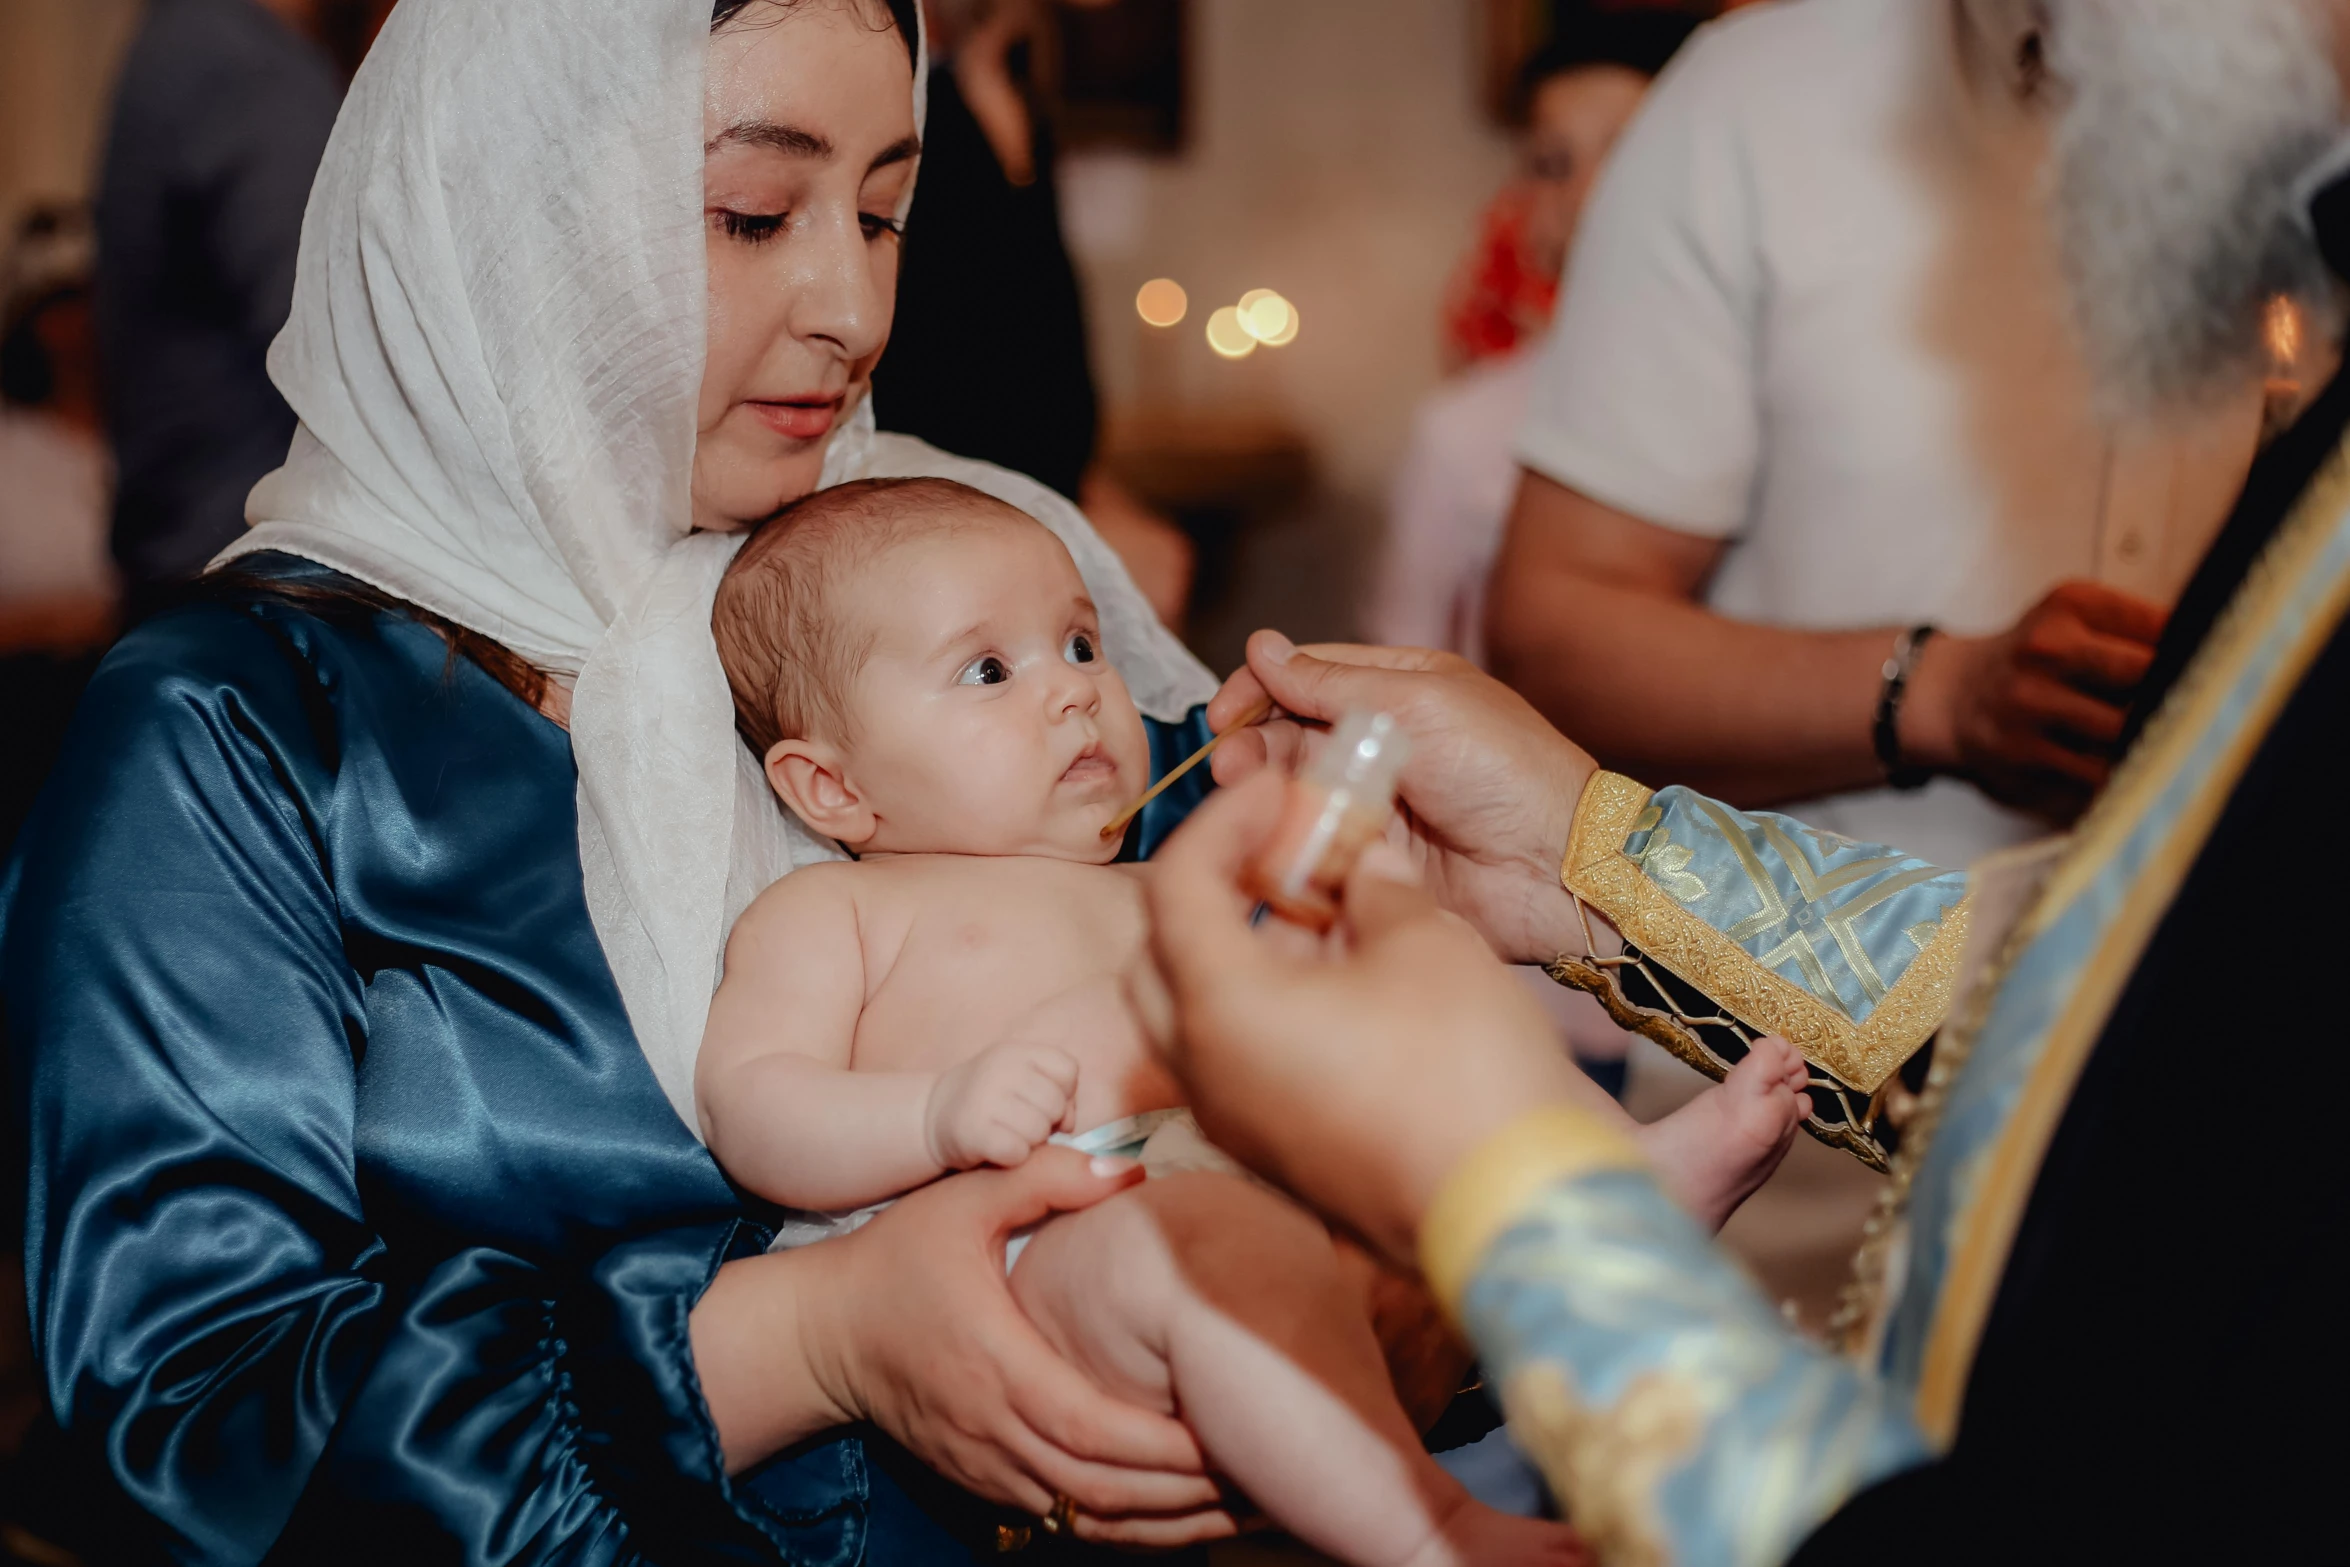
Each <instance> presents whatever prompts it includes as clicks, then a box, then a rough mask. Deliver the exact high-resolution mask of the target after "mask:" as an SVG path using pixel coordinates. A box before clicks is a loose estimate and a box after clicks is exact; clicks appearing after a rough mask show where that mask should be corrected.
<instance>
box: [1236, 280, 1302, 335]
mask: <svg viewBox="0 0 2350 1567" xmlns="http://www.w3.org/2000/svg"><path fill="white" fill-rule="evenodd" d="M1238 309H1239V311H1240V324H1241V326H1242V327H1243V328H1244V329H1245V330H1246V331H1247V332H1248V335H1249V336H1251V337H1253V338H1255V339H1256V340H1257V341H1258V342H1260V343H1263V344H1264V345H1265V346H1267V347H1268V348H1279V347H1281V346H1282V345H1283V344H1285V343H1289V342H1292V341H1294V340H1295V339H1296V337H1297V307H1296V306H1295V305H1293V304H1291V303H1290V302H1289V301H1288V300H1286V299H1284V298H1282V297H1281V296H1280V295H1279V294H1277V293H1275V292H1274V291H1273V290H1271V289H1269V288H1252V289H1250V290H1249V291H1248V292H1247V293H1245V294H1243V295H1241V296H1240V304H1239V306H1238Z"/></svg>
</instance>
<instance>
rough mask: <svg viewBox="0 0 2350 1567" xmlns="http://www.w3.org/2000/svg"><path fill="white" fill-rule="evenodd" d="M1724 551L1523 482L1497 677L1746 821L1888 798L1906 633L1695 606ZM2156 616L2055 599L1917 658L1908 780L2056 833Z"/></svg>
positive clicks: (2116, 717)
mask: <svg viewBox="0 0 2350 1567" xmlns="http://www.w3.org/2000/svg"><path fill="white" fill-rule="evenodd" d="M1725 548H1726V545H1725V544H1724V542H1723V541H1721V540H1719V539H1713V538H1707V537H1703V536H1700V535H1695V534H1689V533H1683V532H1680V531H1677V530H1675V529H1672V528H1667V527H1660V526H1658V525H1657V524H1655V523H1652V522H1647V521H1643V520H1642V519H1640V518H1638V517H1634V516H1632V515H1630V514H1629V513H1626V512H1623V511H1619V510H1617V509H1616V508H1614V507H1611V506H1607V505H1603V504H1602V503H1600V502H1599V501H1596V500H1593V499H1592V498H1591V497H1589V496H1587V495H1584V494H1582V493H1581V492H1579V491H1577V490H1574V489H1571V488H1569V487H1568V486H1566V485H1564V484H1561V483H1559V482H1557V481H1556V480H1554V479H1550V478H1546V477H1544V476H1543V475H1542V474H1539V473H1535V472H1532V471H1528V472H1526V474H1525V475H1524V478H1523V480H1522V481H1521V483H1520V485H1519V489H1518V498H1517V502H1516V505H1515V507H1514V509H1513V510H1512V513H1511V517H1510V524H1509V531H1508V534H1507V536H1506V538H1505V539H1504V541H1503V545H1502V552H1501V555H1500V557H1499V558H1498V560H1497V562H1496V564H1495V567H1494V572H1493V579H1492V587H1491V595H1492V596H1491V598H1490V599H1489V600H1488V603H1487V612H1486V639H1487V645H1488V650H1489V654H1490V661H1491V663H1492V665H1493V669H1494V672H1495V673H1496V674H1498V675H1499V676H1501V678H1502V679H1504V680H1506V681H1508V682H1509V683H1510V684H1511V685H1513V686H1515V687H1516V688H1517V689H1518V690H1520V691H1522V692H1524V693H1525V695H1526V697H1527V699H1528V700H1530V701H1531V702H1533V704H1534V705H1535V707H1536V708H1538V709H1540V710H1541V712H1542V713H1543V715H1544V716H1545V717H1547V718H1549V719H1550V720H1551V721H1552V722H1553V723H1555V724H1557V725H1559V726H1560V727H1561V728H1563V729H1566V730H1568V731H1570V732H1572V733H1573V734H1575V735H1577V736H1579V737H1580V738H1581V739H1582V740H1583V741H1584V743H1586V744H1587V745H1589V746H1590V747H1591V748H1592V750H1593V751H1594V752H1595V753H1596V754H1597V755H1598V756H1599V757H1600V758H1601V759H1602V760H1603V761H1604V762H1606V763H1607V765H1609V766H1611V767H1617V768H1620V769H1622V770H1623V771H1625V772H1629V773H1632V774H1634V775H1635V776H1639V777H1646V778H1655V779H1661V780H1669V781H1674V782H1680V783H1686V784H1688V785H1690V786H1691V787H1693V788H1698V789H1703V790H1705V791H1706V792H1707V793H1709V794H1716V795H1719V796H1721V797H1722V798H1724V799H1727V800H1731V801H1735V802H1737V803H1739V804H1742V805H1765V804H1770V803H1772V802H1774V801H1779V800H1790V799H1800V798H1803V797H1805V796H1810V795H1820V794H1830V793H1834V792H1837V791H1839V790H1845V789H1861V788H1869V787H1873V786H1875V785H1877V784H1880V783H1882V782H1883V781H1884V777H1885V771H1884V766H1883V763H1882V762H1881V761H1880V760H1879V759H1878V757H1877V754H1876V747H1875V740H1874V732H1873V731H1874V724H1875V719H1876V710H1877V699H1878V695H1879V693H1880V691H1881V690H1882V688H1883V682H1884V665H1885V662H1886V660H1887V659H1888V658H1889V657H1890V656H1891V655H1892V653H1893V649H1894V639H1895V638H1896V636H1897V635H1898V634H1899V633H1900V631H1901V629H1903V628H1899V627H1893V626H1880V627H1876V628H1873V629H1870V630H1865V631H1795V630H1788V629H1786V628H1783V627H1777V626H1763V625H1756V624H1752V623H1750V622H1746V621H1739V620H1732V619H1729V618H1728V617H1726V616H1722V615H1717V614H1715V613H1713V612H1712V611H1711V610H1708V609H1706V608H1704V607H1703V606H1702V605H1701V604H1700V603H1699V602H1698V599H1699V596H1700V594H1701V593H1702V592H1703V589H1704V585H1705V582H1706V579H1707V578H1708V577H1709V576H1710V575H1711V574H1712V572H1713V570H1714V567H1715V566H1716V565H1717V564H1718V563H1719V562H1720V559H1721V556H1722V553H1723V551H1724V549H1725ZM2162 620H2163V615H2162V612H2161V610H2160V609H2158V608H2157V607H2155V606H2153V605H2150V604H2146V603H2144V602H2142V601H2140V600H2137V599H2134V598H2131V597H2130V596H2128V595H2127V594H2122V593H2117V592H2115V591H2113V590H2112V589H2110V588H2106V587H2103V586H2100V585H2099V584H2096V583H2093V582H2068V583H2063V584H2060V585H2059V586H2058V587H2056V588H2055V589H2054V590H2052V591H2051V592H2050V593H2049V594H2048V595H2047V597H2045V598H2044V599H2042V600H2041V601H2040V602H2039V603H2038V604H2036V605H2034V606H2033V607H2032V608H2031V609H2030V610H2029V611H2027V612H2026V613H2025V615H2024V616H2023V617H2022V619H2020V620H2019V621H2018V622H2017V623H2016V624H2015V625H2014V626H2013V627H2011V628H2009V629H2008V630H2007V631H2005V632H2002V633H2000V634H1997V635H1994V636H1988V637H1962V636H1952V635H1948V634H1944V635H1941V636H1937V637H1934V638H1932V639H1931V640H1929V641H1928V642H1927V643H1926V644H1925V646H1924V648H1923V649H1921V650H1920V652H1919V654H1918V656H1917V658H1916V660H1915V662H1914V664H1913V666H1912V669H1911V674H1910V678H1909V686H1908V691H1907V694H1906V696H1905V697H1904V699H1903V701H1902V704H1901V707H1900V711H1899V715H1898V723H1897V729H1896V732H1897V734H1898V735H1899V738H1900V749H1901V758H1902V761H1903V763H1904V764H1905V765H1907V766H1913V767H1918V768H1922V769H1925V770H1928V771H1932V772H1947V773H1956V774H1960V775H1962V776H1965V777H1968V778H1970V779H1972V780H1973V781H1975V782H1976V783H1978V784H1979V785H1981V786H1982V787H1983V788H1984V789H1985V790H1986V791H1987V792H1989V793H1990V794H1992V795H1993V796H1994V797H1995V798H1998V799H2002V800H2006V801H2008V802H2009V803H2011V804H2020V805H2025V806H2029V807H2033V808H2037V809H2039V810H2041V811H2043V812H2044V813H2046V814H2048V815H2051V816H2054V817H2058V818H2064V817H2068V816H2070V815H2072V814H2074V813H2075V812H2077V811H2078V810H2079V809H2080V808H2081V806H2082V805H2083V804H2085V803H2086V802H2087V798H2088V795H2089V793H2090V792H2092V791H2093V790H2094V789H2096V788H2097V787H2098V786H2099V785H2100V784H2102V783H2103V781H2104V779H2105V775H2106V772H2107V771H2108V769H2109V767H2110V765H2111V754H2110V748H2111V746H2112V745H2113V743H2114V742H2115V741H2116V740H2117V739H2118V738H2119V737H2120V734H2121V723H2122V715H2123V712H2124V709H2125V707H2126V704H2127V700H2128V694H2129V692H2130V691H2131V690H2132V689H2133V688H2134V687H2135V685H2136V684H2137V681H2138V680H2139V678H2140V677H2141V676H2142V675H2143V674H2144V673H2145V669H2146V665H2147V662H2148V660H2149V659H2150V658H2151V657H2152V646H2153V641H2154V639H2155V638H2156V637H2157V636H2158V635H2160V633H2161V629H2162Z"/></svg>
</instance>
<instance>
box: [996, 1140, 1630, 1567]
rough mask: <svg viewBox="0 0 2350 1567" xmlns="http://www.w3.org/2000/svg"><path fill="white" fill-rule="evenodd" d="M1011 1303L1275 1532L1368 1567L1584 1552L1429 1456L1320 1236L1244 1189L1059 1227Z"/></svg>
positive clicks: (1196, 1192)
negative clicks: (1172, 1429) (1194, 1451)
mask: <svg viewBox="0 0 2350 1567" xmlns="http://www.w3.org/2000/svg"><path fill="white" fill-rule="evenodd" d="M1012 1292H1013V1294H1014V1295H1015V1296H1016V1297H1017V1298H1018V1299H1019V1301H1020V1304H1021V1307H1022V1309H1023V1310H1025V1311H1026V1312H1027V1313H1028V1315H1029V1317H1030V1319H1031V1320H1032V1321H1034V1322H1035V1323H1036V1324H1037V1326H1038V1327H1039V1328H1040V1329H1041V1330H1042V1331H1043V1332H1044V1334H1045V1336H1046V1337H1047V1338H1048V1339H1050V1340H1051V1341H1052V1342H1053V1344H1054V1346H1055V1347H1056V1348H1058V1349H1059V1350H1060V1351H1061V1352H1062V1353H1063V1354H1064V1355H1066V1356H1068V1357H1069V1359H1071V1360H1072V1361H1074V1362H1075V1363H1076V1364H1078V1365H1079V1366H1082V1367H1083V1368H1085V1369H1086V1371H1088V1372H1089V1373H1090V1374H1091V1375H1092V1376H1093V1377H1094V1378H1095V1379H1096V1380H1098V1381H1099V1382H1100V1383H1101V1384H1102V1386H1103V1387H1105V1388H1106V1389H1108V1390H1109V1391H1110V1392H1112V1393H1115V1394H1117V1395H1119V1396H1120V1397H1123V1398H1128V1399H1132V1400H1134V1401H1136V1402H1138V1403H1143V1404H1147V1405H1149V1406H1151V1407H1153V1408H1158V1409H1164V1410H1168V1411H1170V1412H1172V1413H1175V1414H1177V1415H1180V1416H1181V1417H1182V1419H1183V1421H1184V1423H1185V1424H1186V1425H1188V1426H1190V1427H1191V1429H1192V1431H1193V1433H1194V1434H1195V1435H1197V1436H1198V1437H1199V1439H1200V1443H1201V1445H1202V1446H1203V1447H1204V1448H1205V1449H1206V1450H1207V1453H1208V1456H1209V1459H1210V1461H1211V1462H1212V1463H1214V1465H1215V1466H1216V1467H1217V1468H1218V1469H1219V1470H1221V1471H1222V1472H1224V1473H1226V1474H1229V1475H1230V1476H1231V1477H1232V1478H1233V1480H1234V1481H1236V1482H1237V1483H1238V1484H1239V1485H1240V1487H1241V1489H1243V1490H1244V1491H1246V1492H1247V1493H1248V1495H1249V1497H1250V1499H1251V1500H1252V1501H1254V1502H1255V1503H1256V1504H1257V1505H1258V1506H1259V1507H1261V1508H1263V1509H1264V1510H1265V1511H1266V1512H1267V1513H1268V1514H1270V1515H1271V1516H1272V1518H1273V1519H1274V1521H1275V1522H1277V1523H1279V1524H1280V1525H1281V1526H1282V1527H1284V1528H1286V1529H1288V1530H1289V1531H1290V1532H1291V1533H1292V1534H1295V1535H1296V1536H1297V1537H1298V1538H1299V1539H1301V1540H1303V1541H1305V1542H1306V1543H1307V1544H1308V1545H1311V1546H1313V1547H1315V1548H1316V1549H1318V1550H1321V1551H1323V1552H1326V1553H1327V1554H1329V1555H1332V1556H1335V1557H1338V1558H1339V1559H1340V1560H1342V1561H1346V1562H1350V1563H1354V1564H1356V1567H1467V1564H1472V1563H1487V1562H1491V1563H1519V1562H1523V1563H1534V1564H1551V1567H1570V1564H1577V1563H1581V1562H1584V1561H1586V1560H1587V1559H1588V1558H1587V1556H1586V1553H1585V1551H1584V1549H1583V1546H1582V1544H1581V1541H1580V1540H1579V1538H1578V1537H1577V1536H1576V1535H1575V1533H1574V1531H1572V1530H1571V1529H1568V1528H1566V1527H1565V1526H1563V1525H1559V1524H1552V1523H1545V1522H1541V1521H1539V1520H1533V1519H1524V1518H1513V1517H1510V1516H1508V1515H1506V1514H1502V1513H1497V1512H1494V1511H1492V1510H1491V1509H1490V1508H1486V1507H1484V1506H1481V1505H1480V1504H1478V1503H1477V1502H1475V1501H1474V1500H1472V1499H1471V1498H1470V1496H1469V1495H1468V1493H1467V1492H1466V1491H1463V1490H1462V1489H1461V1487H1460V1484H1459V1482H1457V1481H1455V1480H1454V1479H1453V1478H1452V1477H1451V1476H1450V1475H1447V1474H1446V1473H1445V1472H1444V1471H1443V1470H1442V1469H1440V1468H1438V1467H1437V1465H1436V1463H1435V1462H1434V1461H1433V1460H1432V1459H1430V1458H1429V1457H1428V1455H1427V1453H1426V1452H1425V1451H1424V1450H1422V1448H1421V1446H1420V1442H1419V1438H1418V1437H1417V1435H1416V1434H1415V1433H1414V1432H1413V1430H1412V1427H1411V1424H1410V1422H1409V1421H1407V1420H1406V1419H1405V1418H1404V1413H1403V1410H1402V1408H1401V1406H1400V1405H1398V1404H1397V1402H1396V1398H1395V1391H1394V1388H1393V1387H1392V1386H1391V1385H1390V1383H1389V1382H1388V1378H1387V1369H1386V1365H1385V1362H1384V1361H1383V1360H1382V1358H1381V1355H1380V1351H1379V1345H1378V1342H1377V1340H1375V1339H1374V1338H1373V1337H1372V1335H1371V1329H1370V1324H1369V1322H1368V1321H1367V1320H1366V1318H1365V1316H1364V1313H1363V1303H1362V1296H1361V1294H1360V1292H1359V1290H1357V1289H1355V1288H1354V1287H1352V1286H1351V1285H1350V1284H1349V1283H1348V1282H1347V1280H1346V1279H1345V1278H1344V1277H1343V1275H1342V1274H1341V1273H1340V1271H1339V1267H1338V1263H1337V1256H1336V1253H1335V1252H1334V1251H1333V1250H1332V1248H1331V1245H1330V1240H1329V1237H1328V1235H1327V1234H1326V1233H1325V1232H1324V1231H1323V1229H1322V1227H1321V1225H1320V1224H1318V1223H1316V1222H1315V1221H1314V1220H1313V1219H1312V1218H1311V1217H1309V1216H1308V1215H1307V1214H1306V1213H1305V1212H1303V1211H1302V1210H1300V1209H1299V1208H1297V1207H1295V1206H1294V1205H1292V1204H1291V1203H1289V1202H1286V1201H1284V1200H1283V1199H1281V1198H1279V1197H1277V1196H1275V1195H1273V1194H1272V1193H1270V1192H1267V1191H1264V1190H1262V1189H1261V1188H1258V1187H1255V1186H1252V1185H1250V1184H1249V1183H1248V1182H1246V1181H1243V1180H1240V1179H1237V1178H1235V1177H1232V1176H1225V1175H1215V1174H1208V1173H1205V1172H1193V1173H1189V1174H1180V1175H1171V1176H1168V1177H1166V1178H1164V1179H1161V1180H1154V1181H1151V1182H1150V1183H1148V1184H1147V1185H1144V1186H1141V1187H1137V1188H1136V1189H1134V1190H1133V1191H1130V1192H1124V1193H1121V1194H1120V1195H1118V1196H1117V1197H1114V1198H1111V1199H1110V1200H1109V1201H1107V1202H1104V1203H1100V1204H1098V1205H1096V1206H1094V1207H1092V1208H1088V1209H1085V1210H1084V1211H1082V1212H1080V1213H1074V1214H1069V1215H1066V1216H1064V1217H1062V1218H1058V1219H1055V1220H1054V1221H1052V1222H1051V1223H1050V1224H1048V1225H1046V1226H1045V1227H1044V1228H1043V1229H1042V1230H1041V1231H1039V1232H1038V1233H1037V1235H1036V1238H1035V1239H1034V1240H1033V1241H1031V1242H1030V1243H1029V1246H1028V1249H1027V1250H1026V1251H1025V1252H1024V1253H1022V1254H1021V1257H1020V1263H1019V1266H1018V1267H1017V1268H1015V1269H1014V1270H1013V1273H1012Z"/></svg>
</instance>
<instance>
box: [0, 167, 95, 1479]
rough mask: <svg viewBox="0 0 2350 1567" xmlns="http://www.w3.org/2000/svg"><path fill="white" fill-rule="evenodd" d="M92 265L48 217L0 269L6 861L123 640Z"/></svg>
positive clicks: (78, 233) (59, 220) (31, 224)
mask: <svg viewBox="0 0 2350 1567" xmlns="http://www.w3.org/2000/svg"><path fill="white" fill-rule="evenodd" d="M89 266H90V237H89V225H88V222H87V220H86V219H85V218H84V217H83V216H82V215H81V214H80V213H79V212H78V211H75V210H73V209H70V208H64V207H45V208H38V209H36V210H35V211H33V212H32V213H31V214H29V215H28V216H27V217H26V218H25V219H24V220H23V222H22V223H21V224H20V226H19V228H18V232H17V234H16V236H15V240H14V243H13V244H12V245H11V246H10V248H9V250H8V252H7V256H6V260H5V267H4V271H0V476H5V478H4V482H0V714H5V715H6V716H5V721H6V724H7V740H6V743H5V744H0V854H4V853H5V852H6V848H7V845H8V844H9V843H10V842H12V841H13V840H14V839H15V836H16V828H17V824H18V823H19V822H21V821H22V820H23V819H24V814H25V811H26V810H27V809H28V808H29V806H30V805H31V802H32V796H33V793H34V792H35V791H36V790H37V789H38V788H39V787H40V782H41V779H42V778H43V777H44V776H45V775H46V773H47V771H48V766H49V759H50V757H51V756H52V755H53V754H54V753H55V750H56V745H57V741H58V738H59V737H60V736H61V735H62V734H63V733H64V728H65V721H66V718H67V716H68V715H69V714H70V713H71V712H72V709H73V703H74V699H75V698H76V696H77V695H78V694H79V693H80V691H81V687H82V682H83V681H84V680H86V679H87V678H88V676H89V670H90V666H91V665H92V664H93V663H94V662H95V661H96V657H97V653H98V650H99V649H101V648H102V647H104V646H105V644H106V642H107V640H108V638H109V637H111V636H112V634H113V630H114V613H115V588H114V567H113V565H112V563H111V562H109V561H108V560H107V558H106V509H107V490H108V485H109V474H108V470H107V461H106V449H105V445H104V443H103V442H102V440H101V439H100V434H99V413H98V384H97V383H98V372H97V352H96V348H95V345H94V343H93V340H92V338H93V334H92V330H91V324H90V288H89ZM4 1402H5V1393H4V1392H0V1403H4ZM6 1425H7V1419H6V1416H5V1413H4V1412H0V1441H4V1437H5V1429H4V1428H5V1427H6Z"/></svg>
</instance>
